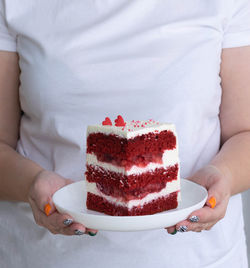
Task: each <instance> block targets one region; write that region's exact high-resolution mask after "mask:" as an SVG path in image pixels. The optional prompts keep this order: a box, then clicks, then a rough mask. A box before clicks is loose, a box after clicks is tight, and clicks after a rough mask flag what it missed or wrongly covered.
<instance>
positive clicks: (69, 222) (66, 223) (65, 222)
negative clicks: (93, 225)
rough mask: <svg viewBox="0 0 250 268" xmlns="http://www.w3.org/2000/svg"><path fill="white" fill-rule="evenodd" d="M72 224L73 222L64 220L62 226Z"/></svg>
mask: <svg viewBox="0 0 250 268" xmlns="http://www.w3.org/2000/svg"><path fill="white" fill-rule="evenodd" d="M72 222H73V220H71V219H66V220H64V221H63V224H64V225H66V226H69V225H70V224H71V223H72Z"/></svg>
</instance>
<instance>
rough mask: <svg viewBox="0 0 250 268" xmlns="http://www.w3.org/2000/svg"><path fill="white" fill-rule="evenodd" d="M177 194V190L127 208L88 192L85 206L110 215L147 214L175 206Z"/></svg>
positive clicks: (176, 204)
mask: <svg viewBox="0 0 250 268" xmlns="http://www.w3.org/2000/svg"><path fill="white" fill-rule="evenodd" d="M177 196H178V191H177V192H173V193H171V194H169V195H167V196H166V197H161V198H158V199H155V200H153V201H151V202H149V203H146V204H144V205H143V206H142V207H140V206H138V207H133V208H132V209H130V210H129V209H128V208H126V207H124V206H120V205H116V204H113V203H110V202H108V201H107V200H106V199H104V198H102V197H100V196H98V195H95V194H92V193H88V195H87V208H88V209H91V210H95V211H98V212H102V213H105V214H108V215H112V216H137V215H149V214H155V213H158V212H162V211H165V210H169V209H174V208H176V207H177V206H178V202H177Z"/></svg>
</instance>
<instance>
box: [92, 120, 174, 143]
mask: <svg viewBox="0 0 250 268" xmlns="http://www.w3.org/2000/svg"><path fill="white" fill-rule="evenodd" d="M163 130H170V131H172V132H173V133H174V135H175V136H176V132H175V126H174V125H173V124H167V123H158V122H156V121H153V120H148V121H134V122H133V121H131V122H126V126H125V127H117V126H114V125H113V126H103V125H93V126H88V129H87V136H88V135H89V134H91V133H103V134H106V135H110V134H114V135H117V136H120V137H122V138H126V139H131V138H134V137H136V136H140V135H143V134H147V133H150V132H155V133H158V132H161V131H163Z"/></svg>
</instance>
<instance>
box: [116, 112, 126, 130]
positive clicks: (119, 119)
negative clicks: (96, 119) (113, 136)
mask: <svg viewBox="0 0 250 268" xmlns="http://www.w3.org/2000/svg"><path fill="white" fill-rule="evenodd" d="M125 125H126V123H125V122H124V119H123V118H122V116H121V115H118V116H117V118H116V119H115V126H117V127H125Z"/></svg>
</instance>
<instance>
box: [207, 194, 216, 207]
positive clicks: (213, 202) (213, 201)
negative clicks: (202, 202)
mask: <svg viewBox="0 0 250 268" xmlns="http://www.w3.org/2000/svg"><path fill="white" fill-rule="evenodd" d="M208 203H209V204H210V206H211V208H214V207H215V206H216V198H215V197H214V196H212V197H211V198H210V199H209V200H208Z"/></svg>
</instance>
